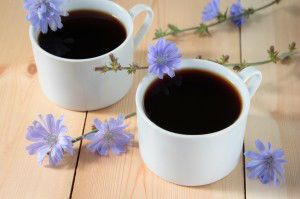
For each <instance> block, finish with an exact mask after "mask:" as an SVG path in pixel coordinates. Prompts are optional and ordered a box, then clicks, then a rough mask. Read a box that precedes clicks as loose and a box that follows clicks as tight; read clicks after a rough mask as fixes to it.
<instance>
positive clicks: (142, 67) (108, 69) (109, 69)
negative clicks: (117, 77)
mask: <svg viewBox="0 0 300 199" xmlns="http://www.w3.org/2000/svg"><path fill="white" fill-rule="evenodd" d="M130 68H131V67H129V66H125V67H121V68H118V69H117V70H128V69H130ZM135 69H136V70H145V69H148V66H138V67H137V68H135ZM95 71H103V67H95ZM108 71H115V69H113V68H107V71H105V72H108Z"/></svg>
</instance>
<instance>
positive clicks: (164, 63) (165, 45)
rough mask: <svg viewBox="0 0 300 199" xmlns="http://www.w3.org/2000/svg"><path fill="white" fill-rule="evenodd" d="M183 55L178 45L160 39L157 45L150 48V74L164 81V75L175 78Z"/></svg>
mask: <svg viewBox="0 0 300 199" xmlns="http://www.w3.org/2000/svg"><path fill="white" fill-rule="evenodd" d="M180 62H181V54H180V52H179V50H178V48H177V47H176V44H175V43H173V42H170V41H167V40H165V39H163V38H160V39H159V40H158V41H157V43H156V45H151V46H149V48H148V64H149V69H148V72H149V73H151V74H153V75H157V76H158V77H159V78H160V79H163V76H164V74H168V75H169V76H170V77H174V76H175V72H174V70H175V69H177V68H178V67H179V64H180Z"/></svg>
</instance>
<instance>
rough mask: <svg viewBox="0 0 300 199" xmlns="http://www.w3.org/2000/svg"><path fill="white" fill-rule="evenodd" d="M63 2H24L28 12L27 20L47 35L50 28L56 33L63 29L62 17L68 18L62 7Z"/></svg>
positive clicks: (57, 0)
mask: <svg viewBox="0 0 300 199" xmlns="http://www.w3.org/2000/svg"><path fill="white" fill-rule="evenodd" d="M62 3H63V0H24V7H25V9H26V10H27V12H28V14H27V19H28V20H29V21H30V22H31V24H32V26H33V27H34V28H35V29H37V30H39V31H42V32H43V33H47V31H48V26H49V27H50V28H51V30H53V31H56V30H57V29H60V28H62V27H63V25H62V23H61V16H66V15H67V13H66V12H64V11H63V10H62V9H61V8H60V6H61V4H62Z"/></svg>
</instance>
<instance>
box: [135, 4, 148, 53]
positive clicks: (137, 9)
mask: <svg viewBox="0 0 300 199" xmlns="http://www.w3.org/2000/svg"><path fill="white" fill-rule="evenodd" d="M142 12H146V14H147V16H146V18H145V20H144V23H143V25H142V26H141V27H140V29H139V30H138V32H137V33H136V35H135V36H134V39H133V42H134V48H137V46H138V45H139V44H140V42H141V41H142V39H143V38H144V36H145V34H146V33H147V32H148V30H149V28H150V26H151V24H152V21H153V11H152V9H151V8H150V7H149V6H147V5H145V4H137V5H135V6H133V7H132V8H131V9H130V10H129V14H130V16H131V17H132V19H133V20H134V18H135V17H136V16H138V15H139V14H141V13H142Z"/></svg>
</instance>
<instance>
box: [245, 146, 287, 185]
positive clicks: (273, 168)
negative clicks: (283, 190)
mask: <svg viewBox="0 0 300 199" xmlns="http://www.w3.org/2000/svg"><path fill="white" fill-rule="evenodd" d="M255 145H256V148H257V149H258V151H259V152H258V153H257V152H253V151H247V152H245V154H244V155H245V157H246V158H250V159H251V161H249V162H248V163H247V164H246V169H247V170H249V173H248V175H247V176H248V178H250V179H259V180H260V182H261V183H263V184H268V183H270V182H273V183H274V185H275V186H278V185H279V184H280V181H284V168H283V165H284V164H286V163H287V161H286V160H285V159H284V152H283V150H282V149H276V150H272V145H271V143H270V142H269V143H268V146H265V145H264V144H263V143H262V142H261V141H260V140H256V142H255Z"/></svg>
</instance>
